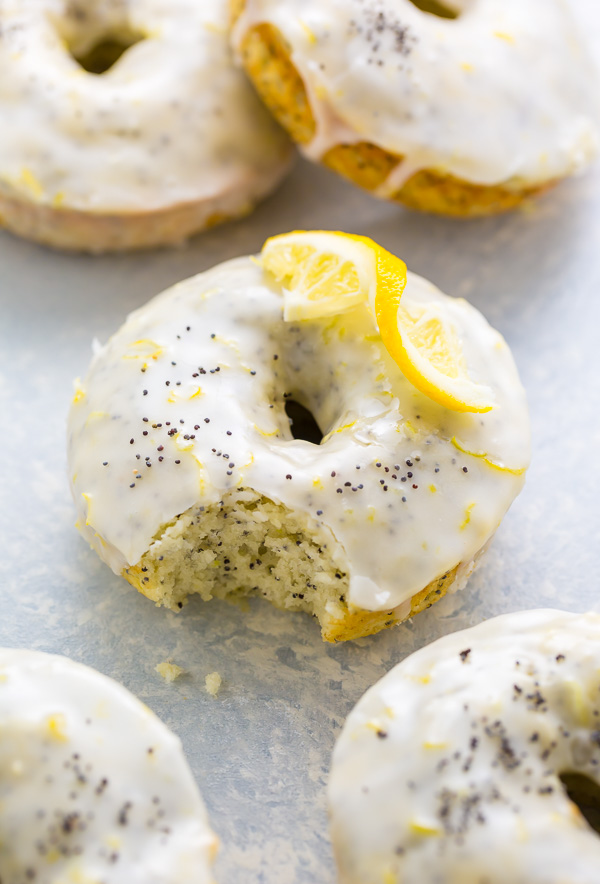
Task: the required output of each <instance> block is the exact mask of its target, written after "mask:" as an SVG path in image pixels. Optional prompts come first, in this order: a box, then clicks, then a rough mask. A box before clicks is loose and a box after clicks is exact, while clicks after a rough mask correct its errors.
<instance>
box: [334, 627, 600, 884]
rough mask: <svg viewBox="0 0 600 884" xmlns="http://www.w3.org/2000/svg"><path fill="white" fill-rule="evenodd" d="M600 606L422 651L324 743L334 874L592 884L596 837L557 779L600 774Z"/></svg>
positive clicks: (366, 878) (386, 882) (444, 883)
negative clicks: (329, 753)
mask: <svg viewBox="0 0 600 884" xmlns="http://www.w3.org/2000/svg"><path fill="white" fill-rule="evenodd" d="M599 643H600V617H599V616H598V615H597V614H585V615H575V614H567V613H564V612H562V611H549V610H538V611H528V612H526V613H517V614H508V615H506V616H503V617H497V618H494V619H492V620H489V621H488V622H486V623H482V624H480V625H479V626H476V627H474V628H473V629H468V630H465V631H462V632H458V633H456V634H454V635H449V636H445V637H444V638H442V639H440V640H438V641H436V642H434V643H433V644H431V645H428V646H427V647H425V648H422V649H421V650H420V651H417V652H416V653H415V654H412V655H411V656H410V657H408V658H407V659H406V660H404V661H403V662H402V663H400V664H399V665H398V666H396V667H395V669H393V670H392V671H391V672H390V673H388V675H386V676H385V677H384V678H383V679H382V680H381V681H379V682H378V683H377V684H376V685H375V686H374V687H372V688H370V690H369V691H368V692H367V693H366V694H365V696H364V697H363V698H362V699H361V700H360V701H359V703H358V704H357V706H356V707H355V709H354V710H353V711H352V712H351V714H350V715H349V717H348V719H347V722H346V724H345V727H344V730H343V732H342V734H341V736H340V738H339V740H338V742H337V745H336V747H335V750H334V755H333V763H332V769H331V778H330V784H329V800H330V810H331V814H332V836H333V841H334V849H335V852H336V855H337V858H338V863H339V867H340V879H339V880H340V882H342V884H396V882H398V884H399V882H402V884H423V882H427V884H434V882H435V884H484V882H485V884H595V882H596V881H597V880H598V869H599V868H600V841H599V839H598V835H597V834H596V833H595V832H594V831H593V830H592V828H591V827H590V826H589V825H588V824H587V823H586V822H585V820H584V818H583V816H582V815H581V814H580V812H579V810H578V808H577V807H576V806H575V805H574V804H573V803H572V802H571V801H569V800H568V798H567V794H566V792H565V790H564V788H563V786H562V783H561V781H560V780H559V778H558V777H559V775H560V774H563V773H569V772H570V773H573V772H578V773H580V774H582V775H584V776H586V777H589V778H590V779H591V780H593V781H595V782H596V783H598V784H600V746H599V736H598V735H599V731H598V723H599V721H600V675H599V674H600V666H599V660H600V658H599V653H598V647H599Z"/></svg>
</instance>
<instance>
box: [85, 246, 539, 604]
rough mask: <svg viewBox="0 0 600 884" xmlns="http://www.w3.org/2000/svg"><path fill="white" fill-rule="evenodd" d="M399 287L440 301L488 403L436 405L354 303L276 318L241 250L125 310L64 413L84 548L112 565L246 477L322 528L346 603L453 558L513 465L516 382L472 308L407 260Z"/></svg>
mask: <svg viewBox="0 0 600 884" xmlns="http://www.w3.org/2000/svg"><path fill="white" fill-rule="evenodd" d="M411 297H414V298H422V299H425V300H427V299H430V300H436V299H438V300H439V299H441V300H442V301H443V302H444V303H445V304H446V305H447V307H448V309H449V310H451V311H452V312H453V318H454V320H455V322H456V325H457V327H458V329H459V330H460V335H461V338H462V342H463V347H465V348H468V349H469V351H470V354H469V357H468V362H469V365H474V366H476V368H475V371H476V372H479V373H480V376H481V378H483V379H485V383H486V384H489V385H490V386H491V388H492V389H493V391H494V395H495V398H496V403H497V404H496V406H495V407H494V408H493V409H492V410H491V411H489V412H488V413H486V414H477V415H474V414H468V413H457V412H451V411H448V410H447V409H446V408H444V407H443V406H441V405H438V404H436V403H435V402H433V401H432V400H430V399H428V398H427V397H425V396H424V395H423V394H421V393H419V391H418V390H416V389H415V388H414V387H413V386H412V384H410V383H409V382H408V381H407V380H406V378H405V377H404V376H403V375H402V373H401V372H400V370H399V368H398V367H397V365H396V363H395V362H393V360H392V359H391V358H390V357H389V355H388V353H387V351H386V350H385V348H384V346H383V344H382V342H381V338H380V337H379V334H378V332H377V328H376V326H375V323H374V321H373V320H372V318H371V314H370V313H369V312H368V310H367V308H366V307H363V306H359V307H358V308H356V309H355V310H353V311H351V312H349V313H345V314H343V315H337V316H330V317H326V318H325V319H314V320H304V321H299V322H284V321H283V294H282V290H281V288H280V287H279V286H278V285H277V284H276V283H275V282H274V280H273V278H272V277H270V276H268V275H267V274H266V273H264V272H263V271H262V269H261V268H260V267H259V266H257V262H256V260H255V259H253V258H238V259H235V260H233V261H229V262H227V263H225V264H222V265H219V266H217V267H215V268H213V269H212V270H209V271H207V272H206V273H202V274H200V275H198V276H196V277H193V278H192V279H189V280H186V281H184V282H182V283H179V284H178V285H176V286H174V287H173V288H172V289H170V290H169V291H167V292H165V293H163V294H162V295H161V296H159V297H157V298H155V299H154V300H152V301H150V302H149V303H148V304H147V305H146V306H145V307H142V308H141V309H140V310H138V311H137V312H135V313H133V314H132V315H131V316H130V317H129V318H128V320H127V322H126V323H125V324H124V325H123V327H122V328H121V329H120V330H119V331H118V332H117V333H116V334H115V335H114V336H113V337H112V338H111V339H110V340H109V342H108V343H107V344H106V345H105V346H104V347H102V348H101V349H100V350H99V351H98V352H97V353H96V355H95V357H94V360H93V362H92V365H91V368H90V371H89V374H88V376H87V378H86V379H85V381H84V382H83V384H81V385H80V386H79V388H78V389H77V392H76V394H75V399H74V402H73V405H72V408H71V413H70V417H69V470H70V475H71V482H72V491H73V496H74V499H75V503H76V507H77V511H78V519H79V526H80V528H81V530H82V532H83V534H84V536H85V537H86V538H87V539H88V540H89V542H90V544H91V545H92V547H94V549H96V551H97V552H98V554H99V555H100V557H101V558H103V559H104V560H105V561H106V562H108V563H109V565H110V566H111V567H112V568H113V570H114V571H115V572H117V573H121V572H122V571H123V570H124V569H125V568H126V567H128V566H129V565H133V564H136V563H137V562H139V560H140V558H141V557H142V555H143V554H144V552H145V551H146V550H147V549H148V548H149V546H150V544H151V542H152V539H153V537H155V535H156V534H157V532H158V531H159V529H160V528H161V526H164V525H166V524H167V523H170V522H172V520H174V519H175V518H176V517H177V516H178V515H179V514H180V513H183V512H185V511H187V510H188V509H189V508H191V507H193V506H198V507H202V506H208V505H210V504H212V503H217V502H218V501H219V500H221V498H222V495H223V494H224V493H225V492H227V491H228V490H231V491H235V489H238V488H249V489H253V490H254V491H256V492H257V493H258V494H260V495H264V496H265V497H267V498H269V499H271V500H273V501H275V502H277V503H280V504H283V505H285V506H287V507H289V508H290V509H292V510H294V511H300V512H302V513H304V514H305V515H306V516H308V517H309V519H311V520H312V522H311V524H312V525H314V528H315V533H317V531H318V530H321V531H323V532H325V533H326V535H327V536H329V537H331V535H333V537H334V538H335V540H337V541H338V542H339V543H340V544H341V545H342V547H343V548H344V550H345V553H346V556H347V559H348V560H349V564H350V571H349V578H350V581H349V582H350V591H349V601H350V603H351V604H353V605H355V606H357V607H360V608H366V609H368V610H373V611H377V610H386V609H388V608H392V607H396V606H398V605H400V604H402V603H404V602H406V601H407V600H408V599H410V597H411V596H412V595H413V594H414V593H415V592H417V591H420V590H421V589H423V587H424V586H426V585H427V584H428V583H429V582H430V581H431V580H433V579H434V578H435V577H437V576H440V575H442V574H444V573H445V572H446V571H447V570H449V569H451V568H454V567H455V566H456V565H457V564H459V563H460V562H469V561H470V560H471V558H472V557H473V555H474V554H475V553H476V552H477V551H478V550H479V549H480V548H481V547H482V545H483V544H484V543H485V541H486V540H487V539H488V538H489V536H490V535H491V534H492V533H493V532H494V530H495V528H496V527H497V525H498V523H499V521H500V519H501V518H502V516H503V515H504V513H505V511H506V509H507V508H508V506H509V505H510V503H511V501H512V500H513V499H514V497H515V496H516V494H517V493H518V491H519V490H520V488H521V486H522V483H523V481H524V476H523V472H524V469H525V467H526V466H527V463H528V457H529V423H528V417H527V406H526V402H525V395H524V392H523V389H522V387H521V385H520V382H519V379H518V376H517V373H516V369H515V367H514V363H513V361H512V357H511V355H510V352H509V349H508V347H507V345H506V343H505V342H504V340H503V339H502V337H501V336H500V335H499V334H498V333H497V332H495V331H494V330H493V329H491V328H490V326H489V325H488V324H487V322H486V321H485V320H484V319H483V317H482V316H481V314H479V313H478V312H477V311H476V310H475V309H474V308H473V307H471V306H470V305H468V304H467V303H466V302H465V301H461V300H455V299H452V298H447V296H445V295H443V294H442V293H441V292H439V291H438V290H437V289H436V288H435V287H434V286H432V285H431V284H430V283H428V282H427V281H425V280H423V279H421V278H420V277H417V276H414V275H412V274H411V275H410V278H409V282H408V286H407V288H406V290H405V293H404V295H403V298H404V299H409V298H411ZM290 396H291V397H292V398H293V399H295V400H297V401H299V402H300V403H301V404H303V405H305V406H306V407H308V408H309V409H310V410H311V411H312V413H313V414H314V416H315V418H316V421H317V423H318V425H319V426H320V428H321V430H322V431H323V432H324V433H325V436H324V438H323V440H322V442H321V444H320V445H315V444H312V443H310V442H307V441H304V440H302V439H293V438H292V433H291V431H290V425H289V420H288V418H287V416H286V412H285V408H284V406H285V401H286V398H287V397H290ZM468 452H472V453H471V454H470V453H468Z"/></svg>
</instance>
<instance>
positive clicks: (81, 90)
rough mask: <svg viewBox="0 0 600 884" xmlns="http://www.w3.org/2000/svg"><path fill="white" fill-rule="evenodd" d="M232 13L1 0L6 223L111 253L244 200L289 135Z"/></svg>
mask: <svg viewBox="0 0 600 884" xmlns="http://www.w3.org/2000/svg"><path fill="white" fill-rule="evenodd" d="M227 16H228V12H227V0H202V2H201V3H198V2H194V0H170V2H169V3H156V2H153V0H128V2H126V3H124V2H122V0H19V2H18V3H15V2H13V0H0V83H1V84H2V86H1V89H0V129H1V132H2V135H1V137H0V225H2V224H3V225H5V226H6V227H7V228H9V229H10V230H12V231H13V232H14V233H17V234H20V235H21V236H25V237H28V238H31V239H34V240H38V241H39V242H42V243H45V244H48V245H52V246H57V247H60V248H64V249H83V250H87V251H91V252H102V251H107V250H122V249H132V248H142V247H149V246H156V245H162V244H168V243H177V242H180V241H182V240H184V239H185V238H186V237H188V236H190V235H191V234H193V233H195V232H197V231H199V230H202V229H203V228H206V227H209V226H211V225H213V224H215V223H217V222H219V221H223V220H226V219H228V218H232V217H235V216H238V215H240V214H244V213H246V212H248V211H249V210H250V209H251V207H252V206H253V204H254V203H255V202H256V201H257V200H259V199H260V198H261V197H263V196H264V195H265V194H266V193H268V192H269V191H270V190H271V189H272V188H273V187H274V186H275V185H276V184H277V182H278V181H279V180H280V178H281V177H282V175H283V174H284V172H285V171H286V169H287V167H288V165H289V159H290V147H289V142H288V139H287V138H286V136H285V134H284V133H283V132H282V131H281V130H280V129H279V127H278V126H277V124H276V123H275V122H274V121H273V120H272V119H270V117H269V114H268V113H267V112H266V111H265V110H264V108H263V107H261V105H260V102H259V101H258V100H257V98H256V96H255V95H254V94H253V90H252V88H251V87H250V86H249V85H248V84H247V83H246V81H245V78H244V76H243V75H242V73H241V72H239V71H237V70H236V69H235V68H234V66H233V63H232V60H231V57H230V51H229V47H228V43H227V30H226V25H227ZM136 41H137V42H136ZM128 43H132V44H134V45H131V46H130V47H129V48H127V49H126V51H125V52H124V53H123V54H122V55H121V57H120V58H118V60H117V61H116V62H115V63H114V64H113V65H112V66H111V67H110V68H109V69H108V70H106V71H105V72H103V73H92V72H90V70H87V69H84V67H83V66H82V64H85V65H86V66H87V68H89V69H91V70H96V71H99V70H102V68H103V67H105V66H107V65H108V64H109V63H110V62H111V61H112V60H113V58H114V57H115V56H116V55H117V53H118V51H120V49H122V48H123V47H124V46H126V45H127V44H128ZM102 53H104V57H103V55H102ZM76 59H80V60H81V62H82V64H80V63H79V62H78V61H77V60H76Z"/></svg>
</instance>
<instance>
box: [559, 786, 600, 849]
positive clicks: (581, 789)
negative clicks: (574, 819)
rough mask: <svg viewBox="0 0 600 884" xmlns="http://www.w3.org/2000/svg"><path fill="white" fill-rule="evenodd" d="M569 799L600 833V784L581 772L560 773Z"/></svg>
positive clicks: (599, 833)
mask: <svg viewBox="0 0 600 884" xmlns="http://www.w3.org/2000/svg"><path fill="white" fill-rule="evenodd" d="M559 779H560V781H561V783H562V784H563V787H564V790H565V792H566V793H567V795H568V797H569V799H570V800H571V801H572V802H573V804H575V805H576V806H577V807H578V808H579V810H580V811H581V814H582V816H583V817H584V818H585V819H586V820H587V822H588V823H589V825H590V826H591V827H592V829H593V830H594V831H595V832H596V833H597V834H598V835H600V786H599V785H598V783H596V782H594V780H592V779H590V777H587V776H586V775H585V774H581V773H571V772H570V771H567V772H565V773H561V774H560V775H559Z"/></svg>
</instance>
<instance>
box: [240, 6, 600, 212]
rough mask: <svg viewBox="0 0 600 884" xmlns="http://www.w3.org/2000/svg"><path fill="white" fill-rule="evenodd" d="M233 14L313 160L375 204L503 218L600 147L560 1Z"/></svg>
mask: <svg viewBox="0 0 600 884" xmlns="http://www.w3.org/2000/svg"><path fill="white" fill-rule="evenodd" d="M418 7H421V9H420V8H418ZM424 9H425V10H428V11H423V10H424ZM433 13H437V14H433ZM234 15H235V16H237V21H236V23H235V26H234V32H233V42H234V46H235V48H236V51H237V52H238V54H239V57H240V58H241V61H242V63H243V65H244V67H245V69H246V71H247V72H248V74H249V75H250V78H251V79H252V81H253V82H254V85H255V86H256V88H257V90H258V92H259V94H260V95H261V97H262V98H263V100H264V101H265V103H266V104H267V106H268V107H269V108H270V109H271V111H272V112H273V113H274V115H275V116H276V117H277V119H278V120H279V121H280V122H281V123H282V125H283V126H285V128H286V129H287V130H288V132H289V133H290V134H291V136H292V137H293V138H294V140H295V141H296V142H297V143H298V144H299V145H300V147H301V150H302V152H303V153H304V154H305V156H307V157H309V158H310V159H312V160H317V161H321V162H323V163H324V164H325V165H326V166H329V167H330V168H332V169H334V170H335V171H337V172H339V173H340V174H342V175H344V176H345V177H346V178H349V179H350V180H352V181H353V182H354V183H356V184H358V185H360V186H361V187H363V188H365V189H367V190H369V191H371V192H372V193H374V194H376V195H378V196H380V197H385V198H390V199H393V200H398V201H400V202H402V203H404V204H405V205H407V206H409V207H411V208H415V209H422V210H425V211H429V212H436V213H440V214H449V215H459V216H472V215H485V214H490V213H493V212H500V211H505V210H507V209H512V208H514V207H515V206H517V205H518V204H519V203H521V202H522V201H523V200H524V199H525V198H526V197H528V196H529V195H531V194H534V193H536V192H539V191H541V190H543V189H545V188H546V187H548V186H549V185H550V184H552V183H554V182H555V181H557V180H559V179H560V178H563V177H565V176H566V175H570V174H572V173H573V172H575V171H577V170H579V169H581V168H583V167H584V166H585V164H586V163H587V162H588V161H589V160H590V159H591V157H592V156H593V155H594V154H595V152H596V150H597V146H598V125H597V123H598V105H597V98H596V83H597V74H596V73H595V71H594V69H593V67H592V65H591V63H590V62H589V60H588V59H587V58H586V55H585V52H584V50H583V49H582V47H581V45H580V43H579V42H578V39H577V35H576V33H575V29H574V27H573V23H572V21H571V16H570V14H569V10H568V8H567V6H566V4H565V3H563V2H562V0H527V2H526V3H523V2H522V0H448V2H444V3H443V4H442V3H431V2H428V3H424V2H423V0H419V2H416V0H414V2H413V0H238V2H237V3H236V4H235V9H234ZM441 16H445V17H441Z"/></svg>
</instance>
